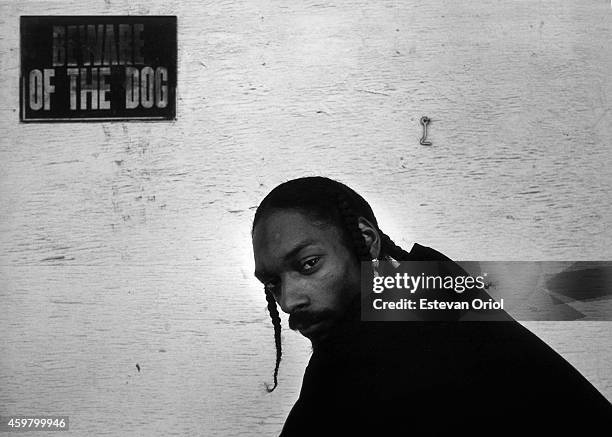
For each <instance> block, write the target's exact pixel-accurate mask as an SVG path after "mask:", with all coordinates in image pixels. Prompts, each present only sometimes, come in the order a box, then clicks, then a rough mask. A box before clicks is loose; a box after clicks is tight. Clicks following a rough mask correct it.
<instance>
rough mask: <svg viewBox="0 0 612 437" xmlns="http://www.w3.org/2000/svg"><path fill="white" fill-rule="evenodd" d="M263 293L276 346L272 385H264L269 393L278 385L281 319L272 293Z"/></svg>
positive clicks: (281, 353)
mask: <svg viewBox="0 0 612 437" xmlns="http://www.w3.org/2000/svg"><path fill="white" fill-rule="evenodd" d="M265 293H266V301H267V302H268V312H269V313H270V318H271V319H272V325H273V326H274V343H275V344H276V366H275V367H274V384H273V385H272V387H270V385H269V384H266V390H267V391H268V393H271V392H273V391H274V389H275V388H276V386H277V385H278V368H279V366H280V362H281V357H282V355H283V350H282V345H281V319H280V316H279V314H278V308H277V307H276V301H275V300H274V296H272V293H270V292H269V291H267V290H265Z"/></svg>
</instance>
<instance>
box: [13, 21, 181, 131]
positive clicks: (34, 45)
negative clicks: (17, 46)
mask: <svg viewBox="0 0 612 437" xmlns="http://www.w3.org/2000/svg"><path fill="white" fill-rule="evenodd" d="M176 53H177V43H176V17H175V16H22V17H21V83H20V88H21V110H20V113H21V120H22V121H26V122H27V121H79V120H81V121H95V120H101V121H104V120H129V119H135V120H168V119H174V118H175V114H176V63H177V60H176Z"/></svg>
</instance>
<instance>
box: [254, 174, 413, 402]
mask: <svg viewBox="0 0 612 437" xmlns="http://www.w3.org/2000/svg"><path fill="white" fill-rule="evenodd" d="M286 209H291V210H296V211H299V212H301V213H304V214H305V215H307V216H310V217H312V218H313V219H316V220H322V221H324V222H327V223H329V224H331V225H333V226H335V227H336V228H337V229H339V230H340V232H341V237H342V239H343V242H344V243H345V245H346V246H347V247H349V248H351V249H352V253H353V254H354V255H355V257H356V258H357V260H358V261H370V260H371V259H372V257H371V255H370V251H369V249H368V246H367V245H366V241H365V239H364V238H363V235H362V233H361V230H360V229H359V218H360V217H363V218H365V219H367V220H368V221H369V222H370V223H372V224H373V225H374V226H375V227H376V230H377V231H378V233H379V235H380V238H381V248H380V251H381V254H380V256H381V257H383V256H391V257H392V258H394V259H396V260H398V261H402V260H407V259H409V254H408V252H406V251H405V250H404V249H402V248H401V247H399V246H397V245H396V244H395V243H394V242H393V241H392V240H391V238H389V236H388V235H386V234H385V233H383V232H382V231H381V230H380V229H379V227H378V222H377V221H376V217H375V216H374V212H373V211H372V208H371V207H370V205H369V204H368V202H367V201H366V200H365V199H364V198H363V197H361V196H360V195H359V194H357V193H356V192H355V191H354V190H352V189H351V188H349V187H347V186H346V185H344V184H342V183H340V182H338V181H335V180H333V179H329V178H324V177H319V176H316V177H305V178H299V179H293V180H290V181H288V182H285V183H283V184H281V185H279V186H277V187H276V188H274V189H273V190H272V191H271V192H270V193H269V194H268V195H267V196H266V197H265V198H264V199H263V200H262V202H261V203H260V204H259V206H258V207H257V211H256V212H255V217H254V219H253V230H254V229H255V226H256V225H257V223H259V222H261V221H262V220H263V219H264V218H265V217H266V216H268V215H270V214H271V213H272V212H274V211H278V210H286ZM264 292H265V295H266V301H267V303H268V312H269V313H270V318H271V319H272V326H273V327H274V342H275V344H276V365H275V367H274V384H273V385H272V386H269V385H266V389H267V391H268V392H272V391H274V389H275V388H276V387H277V385H278V369H279V366H280V362H281V358H282V346H281V320H280V316H279V312H278V308H277V306H276V301H275V299H274V296H272V293H271V292H269V291H268V290H267V289H266V288H264Z"/></svg>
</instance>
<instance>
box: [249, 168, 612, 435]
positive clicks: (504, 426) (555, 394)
mask: <svg viewBox="0 0 612 437" xmlns="http://www.w3.org/2000/svg"><path fill="white" fill-rule="evenodd" d="M252 234H253V248H254V254H255V269H256V272H255V274H256V276H257V278H258V279H259V280H260V281H261V282H262V283H263V284H264V288H265V295H266V299H267V301H268V309H269V311H270V315H271V317H272V321H273V324H274V328H275V339H276V346H277V360H276V368H275V372H274V386H273V387H272V388H271V390H273V389H274V387H276V384H277V374H278V366H279V363H280V357H281V344H280V319H279V317H278V310H277V307H276V304H277V303H278V305H279V306H280V307H281V309H282V310H283V311H284V312H286V313H288V314H289V327H290V328H291V329H294V330H298V331H299V332H300V333H301V334H302V335H304V336H305V337H307V338H309V339H310V340H311V341H312V345H313V354H312V357H311V359H310V362H309V364H308V367H307V369H306V372H305V375H304V380H303V384H302V389H301V392H300V396H299V399H298V400H297V402H296V404H295V405H294V407H293V409H292V410H291V413H290V414H289V417H288V418H287V421H286V423H285V425H284V427H283V431H282V434H281V435H282V436H297V435H304V436H306V435H308V436H320V435H404V434H414V435H448V434H460V435H462V434H471V435H484V434H517V433H529V434H531V433H534V432H547V433H549V434H551V433H552V432H559V433H563V434H565V433H567V432H570V431H571V432H581V433H584V432H587V433H589V432H595V431H597V432H601V430H602V428H601V427H603V426H606V427H608V428H609V425H610V419H612V406H611V405H610V403H609V402H608V401H607V400H606V399H605V398H604V397H603V396H602V395H601V394H600V393H599V392H598V391H597V390H596V389H595V388H594V387H593V386H592V385H591V384H590V383H589V382H588V381H587V380H586V379H585V378H584V377H582V375H580V373H578V372H577V371H576V370H575V369H574V368H573V367H572V366H571V365H570V364H569V363H567V362H566V361H565V360H564V359H563V358H562V357H561V356H559V355H558V354H557V353H556V352H554V351H553V350H552V349H551V348H549V347H548V346H547V345H546V344H545V343H543V342H542V341H541V340H539V339H538V338H537V337H536V336H535V335H533V334H532V333H531V332H529V331H528V330H526V329H525V328H523V327H522V326H521V325H520V324H518V323H517V322H515V321H513V320H512V319H511V318H509V317H507V318H506V321H498V322H488V323H487V322H458V321H452V320H451V321H427V322H362V321H361V320H360V300H361V299H360V290H361V263H362V262H364V261H367V262H370V261H371V260H392V261H441V264H440V265H442V266H446V267H442V269H443V271H441V272H440V273H441V274H451V275H458V274H461V273H464V272H463V270H462V269H461V268H460V267H459V266H458V265H456V264H450V267H448V266H449V261H450V260H449V259H448V258H446V257H445V256H444V255H442V254H440V253H439V252H437V251H435V250H433V249H430V248H427V247H423V246H420V245H418V244H415V245H414V247H413V248H412V250H411V251H410V252H407V251H405V250H403V249H402V248H400V247H398V246H397V245H395V244H394V243H393V241H392V240H391V239H390V238H389V237H388V236H387V235H386V234H384V233H383V232H382V231H381V230H380V228H379V227H378V223H377V221H376V218H375V216H374V213H373V212H372V209H371V208H370V206H369V205H368V203H367V202H366V201H365V200H364V199H363V198H362V197H361V196H359V195H358V194H357V193H356V192H354V191H353V190H352V189H350V188H348V187H347V186H345V185H343V184H341V183H339V182H336V181H333V180H331V179H326V178H320V177H312V178H302V179H296V180H292V181H289V182H286V183H284V184H281V185H280V186H278V187H276V188H275V189H274V190H272V192H270V193H269V194H268V196H266V198H265V199H264V200H263V201H262V202H261V204H260V205H259V207H258V209H257V211H256V214H255V218H254V221H253V233H252ZM375 263H376V262H374V264H375Z"/></svg>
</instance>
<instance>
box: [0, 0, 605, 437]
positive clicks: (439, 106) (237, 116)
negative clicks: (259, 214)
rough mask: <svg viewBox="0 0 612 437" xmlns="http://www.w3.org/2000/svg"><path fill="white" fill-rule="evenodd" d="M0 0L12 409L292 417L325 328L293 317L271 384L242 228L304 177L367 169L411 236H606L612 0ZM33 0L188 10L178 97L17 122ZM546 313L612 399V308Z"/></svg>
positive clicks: (483, 243)
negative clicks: (157, 105) (589, 317)
mask: <svg viewBox="0 0 612 437" xmlns="http://www.w3.org/2000/svg"><path fill="white" fill-rule="evenodd" d="M0 5H1V6H0V20H1V23H2V24H1V29H2V30H1V32H2V33H1V38H0V83H2V87H1V88H0V111H1V113H2V121H1V122H0V126H1V132H2V135H1V140H0V141H1V145H0V244H1V249H0V281H1V282H0V298H1V300H2V308H3V316H2V317H1V318H0V330H1V332H2V333H3V335H2V338H1V340H0V381H1V382H0V387H2V388H1V389H0V406H1V407H0V414H9V413H10V414H16V413H19V414H34V413H37V414H41V413H57V414H59V413H62V414H69V415H70V416H71V428H72V429H73V430H74V431H75V434H77V435H93V434H104V433H105V432H106V433H108V434H109V435H119V434H121V435H172V434H175V435H185V434H191V435H193V434H201V435H222V436H229V435H262V434H264V435H265V434H274V433H277V432H278V431H279V430H280V427H281V426H282V422H283V420H284V418H285V416H286V414H287V412H288V411H289V408H290V407H291V405H292V403H293V401H294V400H295V398H296V396H297V392H298V390H299V386H300V381H301V375H302V372H303V368H304V365H305V363H306V361H307V359H308V353H309V351H308V344H307V343H306V342H305V341H304V340H303V339H301V338H300V337H299V336H298V335H296V334H294V333H289V332H287V333H286V334H285V337H284V344H285V353H284V361H283V364H282V367H281V374H280V386H279V388H278V389H277V391H276V392H275V393H274V394H272V395H267V394H265V393H264V390H263V382H264V381H269V380H270V377H271V373H272V368H273V363H274V343H273V339H272V329H271V326H270V324H269V321H268V319H267V315H266V312H265V300H264V298H263V292H262V290H261V288H260V286H259V285H258V284H257V283H256V281H255V280H254V279H253V278H252V277H251V272H252V269H253V265H252V260H251V257H252V254H251V249H250V236H249V227H250V222H251V219H252V215H253V211H254V210H253V207H255V206H256V205H257V203H258V201H259V200H260V199H261V198H262V197H263V196H264V195H265V194H266V193H267V192H268V191H269V190H270V189H271V188H273V187H274V186H275V185H277V184H278V183H279V182H281V181H284V180H286V179H289V178H294V177H298V176H303V175H310V174H323V175H327V176H330V177H334V178H338V179H341V180H342V181H344V182H346V183H347V184H349V185H351V186H353V187H354V188H355V189H357V191H359V192H360V193H362V194H363V195H364V197H366V198H367V199H368V200H370V201H371V203H372V204H373V206H374V209H375V211H376V212H377V215H378V216H379V218H380V222H381V226H382V227H383V229H385V230H386V231H387V233H388V234H390V235H391V236H392V237H393V238H394V239H395V240H396V242H398V243H399V244H401V245H403V246H405V247H407V248H409V247H410V244H411V242H413V241H418V242H420V243H421V244H425V245H430V246H432V247H435V248H437V249H438V250H441V251H443V252H445V253H446V254H448V255H449V256H451V257H454V258H456V259H483V260H553V259H554V260H589V259H597V260H606V259H607V260H609V259H612V245H611V244H610V243H611V241H612V238H611V236H612V230H611V227H610V226H609V217H610V215H611V213H612V207H611V203H610V196H609V193H610V190H611V185H612V173H611V171H610V165H611V164H612V151H611V149H610V145H611V144H610V142H611V140H612V112H611V111H610V100H609V96H612V80H611V79H610V72H611V71H612V50H610V41H611V40H612V24H611V23H612V21H611V20H612V10H611V9H610V5H609V4H608V2H606V1H603V0H601V1H596V0H589V1H584V0H549V1H539V2H535V1H520V0H502V1H493V0H484V1H478V2H475V1H467V0H465V1H456V0H446V1H444V0H432V1H428V2H416V1H386V2H385V1H379V2H370V1H365V0H363V1H362V0H359V1H358V0H352V1H338V2H316V1H306V2H293V3H289V2H281V1H263V0H262V1H208V2H206V1H191V0H190V1H168V0H165V1H159V0H150V1H129V2H128V1H127V0H126V1H112V0H106V1H87V2H86V1H80V2H75V1H44V2H43V1H38V2H35V1H3V2H1V3H0ZM30 14H36V15H44V14H88V15H95V14H110V15H122V14H132V15H138V14H172V15H177V16H178V26H179V31H178V33H179V34H178V38H179V83H178V102H177V106H178V109H177V120H176V121H175V122H163V123H85V124H83V123H81V124H76V123H75V124H27V125H26V124H20V123H19V122H18V107H19V106H18V105H19V101H18V97H19V96H18V80H19V30H18V29H19V15H30ZM422 115H428V116H429V117H430V118H431V119H432V124H431V129H430V138H431V140H432V141H433V143H434V145H433V146H432V147H423V146H420V145H419V144H418V139H419V137H420V135H421V128H420V126H419V124H418V120H419V118H420V117H421V116H422ZM528 326H529V328H530V329H532V330H533V331H535V332H536V333H537V334H538V335H540V336H541V337H542V338H544V339H545V340H546V341H547V342H549V343H550V344H551V345H552V346H553V347H555V349H557V350H558V351H560V352H561V353H562V354H563V355H564V356H565V357H566V358H567V359H568V360H570V361H571V362H572V363H573V364H574V365H575V366H576V367H577V368H578V369H580V370H581V371H582V372H583V374H585V375H586V376H587V377H588V378H589V380H590V381H591V382H592V383H593V384H594V385H595V386H596V387H598V388H599V389H600V390H601V391H602V392H603V393H604V394H605V395H606V396H607V397H608V398H609V399H610V398H612V371H611V369H612V366H611V365H610V363H611V362H612V346H611V345H612V341H611V340H612V330H611V329H610V327H611V324H610V322H599V323H581V322H563V323H560V322H559V323H529V324H528ZM136 363H139V364H140V366H141V369H142V371H141V372H140V373H138V372H137V370H136V368H135V364H136Z"/></svg>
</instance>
